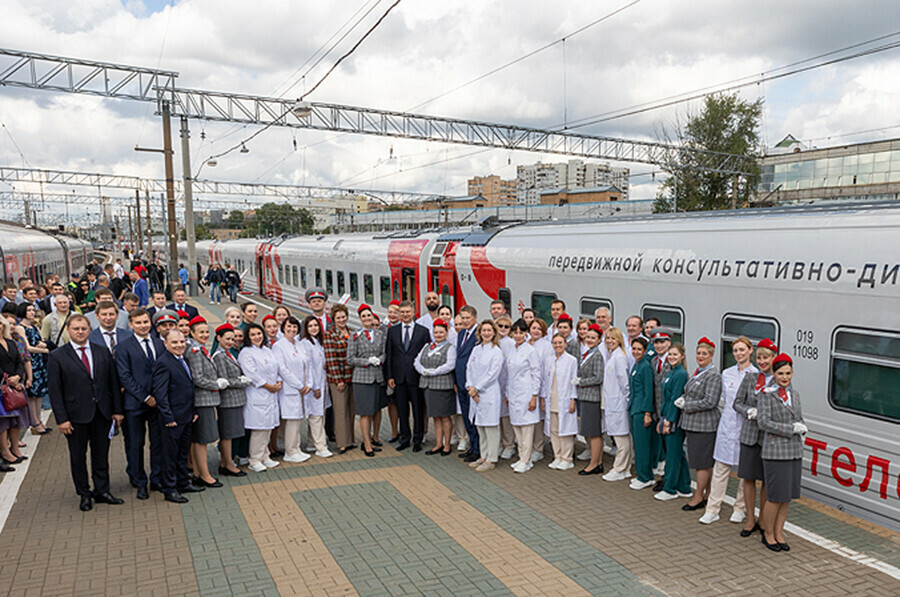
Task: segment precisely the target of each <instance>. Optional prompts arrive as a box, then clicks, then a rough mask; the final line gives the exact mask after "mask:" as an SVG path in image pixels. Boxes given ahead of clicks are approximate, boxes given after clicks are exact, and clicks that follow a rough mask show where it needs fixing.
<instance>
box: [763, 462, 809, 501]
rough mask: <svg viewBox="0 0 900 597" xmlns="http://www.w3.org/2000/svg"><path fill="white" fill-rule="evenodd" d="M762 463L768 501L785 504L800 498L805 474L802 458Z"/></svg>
mask: <svg viewBox="0 0 900 597" xmlns="http://www.w3.org/2000/svg"><path fill="white" fill-rule="evenodd" d="M762 463H763V472H764V475H763V476H764V477H765V479H764V481H765V483H766V499H767V500H769V501H770V502H773V503H776V504H783V503H786V502H789V501H791V500H795V499H797V498H799V497H800V475H801V473H802V472H803V459H802V458H798V459H796V460H763V461H762Z"/></svg>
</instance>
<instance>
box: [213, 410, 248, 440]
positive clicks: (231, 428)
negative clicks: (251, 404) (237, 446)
mask: <svg viewBox="0 0 900 597" xmlns="http://www.w3.org/2000/svg"><path fill="white" fill-rule="evenodd" d="M217 409H218V412H219V437H220V438H221V439H237V438H239V437H244V407H243V406H234V407H225V408H222V407H221V406H219V407H217Z"/></svg>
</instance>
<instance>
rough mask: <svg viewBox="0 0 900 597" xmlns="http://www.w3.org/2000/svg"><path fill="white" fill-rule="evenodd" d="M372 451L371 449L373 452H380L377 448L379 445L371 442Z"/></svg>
mask: <svg viewBox="0 0 900 597" xmlns="http://www.w3.org/2000/svg"><path fill="white" fill-rule="evenodd" d="M372 451H373V452H381V448H379V447H378V446H376V445H375V444H372Z"/></svg>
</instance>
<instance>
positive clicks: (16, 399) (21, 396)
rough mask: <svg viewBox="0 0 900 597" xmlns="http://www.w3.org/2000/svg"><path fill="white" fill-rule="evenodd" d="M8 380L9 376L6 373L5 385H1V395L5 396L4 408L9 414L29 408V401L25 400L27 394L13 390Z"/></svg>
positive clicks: (4, 375)
mask: <svg viewBox="0 0 900 597" xmlns="http://www.w3.org/2000/svg"><path fill="white" fill-rule="evenodd" d="M8 379H9V376H8V375H7V374H6V373H4V374H3V383H2V384H0V393H2V394H3V408H4V409H6V411H7V412H9V411H14V410H18V409H20V408H22V407H24V406H28V399H27V398H25V392H24V391H22V390H15V389H13V388H12V387H11V386H10V385H9V382H8Z"/></svg>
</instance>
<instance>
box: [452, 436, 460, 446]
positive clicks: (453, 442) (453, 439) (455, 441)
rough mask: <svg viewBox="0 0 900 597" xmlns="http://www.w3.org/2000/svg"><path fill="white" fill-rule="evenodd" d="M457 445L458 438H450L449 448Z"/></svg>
mask: <svg viewBox="0 0 900 597" xmlns="http://www.w3.org/2000/svg"><path fill="white" fill-rule="evenodd" d="M458 443H459V438H458V437H451V438H450V445H451V446H455V445H456V444H458Z"/></svg>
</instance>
